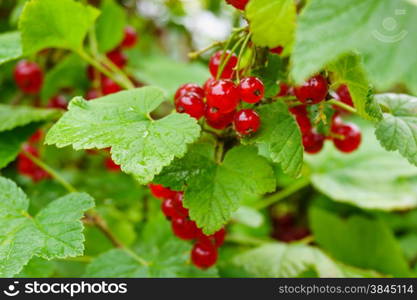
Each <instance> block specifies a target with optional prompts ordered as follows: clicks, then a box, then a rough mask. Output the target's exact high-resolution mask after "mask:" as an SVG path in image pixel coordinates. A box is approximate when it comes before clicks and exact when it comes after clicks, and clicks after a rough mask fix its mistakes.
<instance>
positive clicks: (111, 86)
mask: <svg viewBox="0 0 417 300" xmlns="http://www.w3.org/2000/svg"><path fill="white" fill-rule="evenodd" d="M121 90H122V88H121V87H120V86H119V85H118V84H117V83H116V82H114V81H113V80H111V79H110V78H108V77H103V78H102V79H101V92H102V94H103V95H110V94H114V93H117V92H120V91H121Z"/></svg>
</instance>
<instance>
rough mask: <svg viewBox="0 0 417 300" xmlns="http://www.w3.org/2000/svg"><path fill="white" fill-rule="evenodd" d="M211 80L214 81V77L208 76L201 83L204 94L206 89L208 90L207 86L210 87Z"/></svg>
mask: <svg viewBox="0 0 417 300" xmlns="http://www.w3.org/2000/svg"><path fill="white" fill-rule="evenodd" d="M213 81H216V79H214V78H213V77H210V78H209V79H207V81H206V82H205V83H204V85H203V90H204V94H207V91H208V89H209V87H210V85H211V84H212V82H213Z"/></svg>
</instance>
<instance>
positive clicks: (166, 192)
mask: <svg viewBox="0 0 417 300" xmlns="http://www.w3.org/2000/svg"><path fill="white" fill-rule="evenodd" d="M148 186H149V189H150V190H151V193H152V195H153V196H154V197H155V198H158V199H168V198H174V197H175V195H176V194H177V192H175V191H173V190H171V189H169V188H166V187H164V186H163V185H162V184H153V183H150V184H149V185H148Z"/></svg>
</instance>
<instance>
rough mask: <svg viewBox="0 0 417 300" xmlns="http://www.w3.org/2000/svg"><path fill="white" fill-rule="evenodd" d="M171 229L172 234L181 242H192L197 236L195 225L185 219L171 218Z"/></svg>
mask: <svg viewBox="0 0 417 300" xmlns="http://www.w3.org/2000/svg"><path fill="white" fill-rule="evenodd" d="M171 227H172V231H173V232H174V234H175V235H176V236H177V237H179V238H180V239H182V240H193V239H195V238H197V236H198V232H199V230H198V227H197V225H196V223H195V222H194V221H192V220H190V219H188V218H187V217H179V218H173V219H172V220H171Z"/></svg>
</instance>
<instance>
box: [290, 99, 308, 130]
mask: <svg viewBox="0 0 417 300" xmlns="http://www.w3.org/2000/svg"><path fill="white" fill-rule="evenodd" d="M290 111H291V113H292V114H293V115H294V116H295V120H296V121H297V123H298V126H299V127H300V130H301V133H303V134H308V133H309V132H310V131H311V130H312V129H313V126H312V125H311V121H310V118H309V117H308V113H307V108H306V106H305V105H298V106H295V107H292V108H290Z"/></svg>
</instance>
